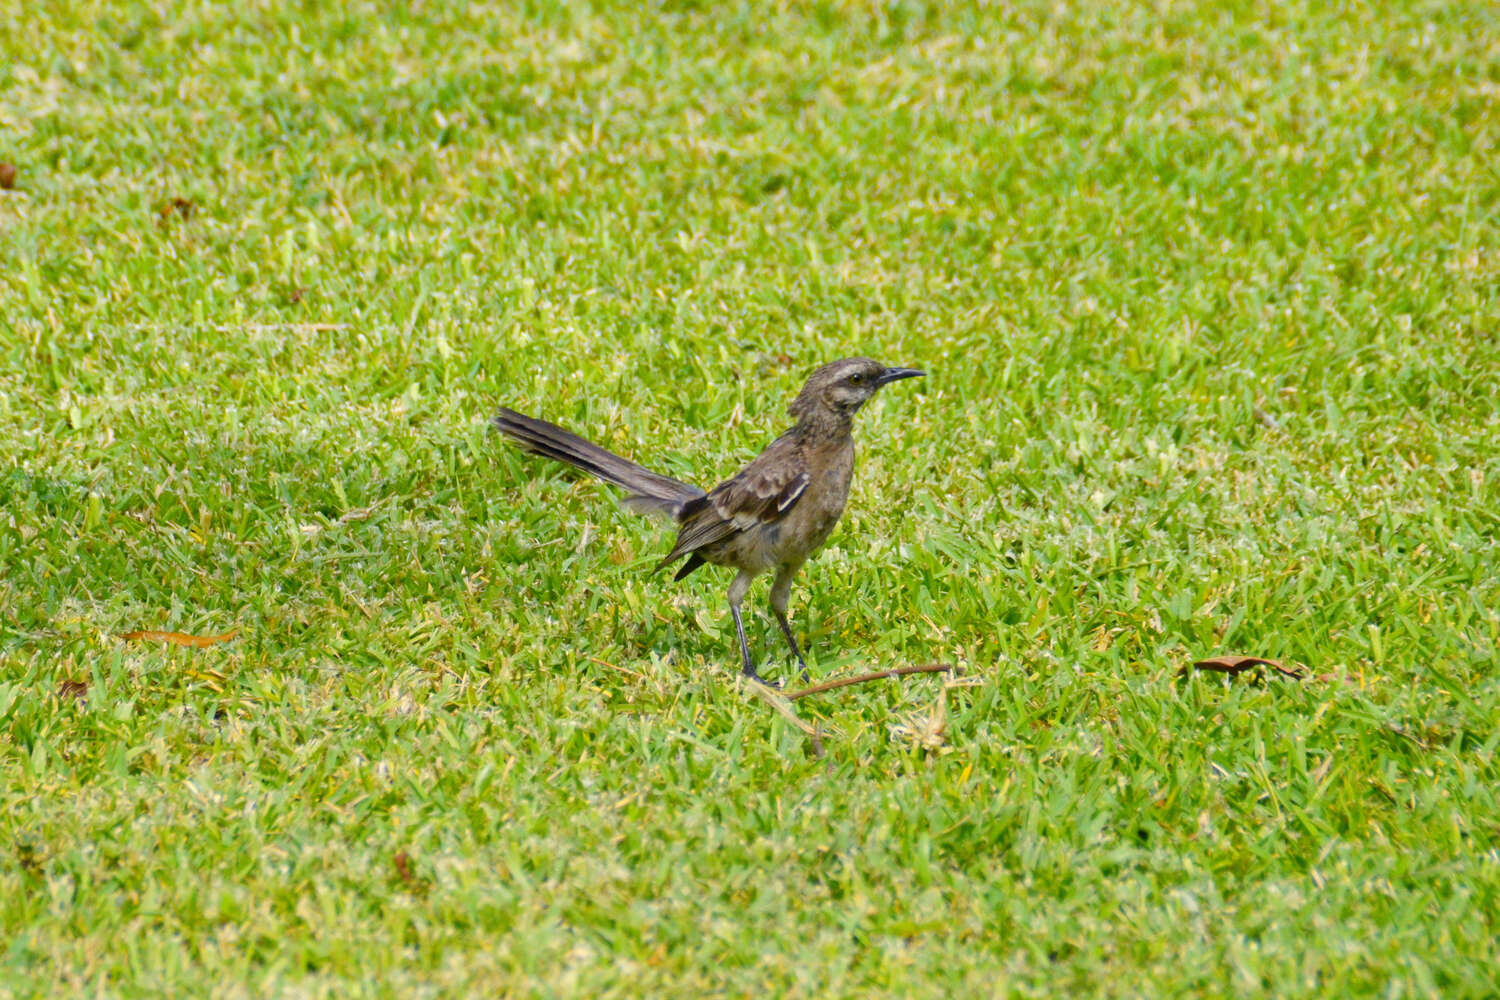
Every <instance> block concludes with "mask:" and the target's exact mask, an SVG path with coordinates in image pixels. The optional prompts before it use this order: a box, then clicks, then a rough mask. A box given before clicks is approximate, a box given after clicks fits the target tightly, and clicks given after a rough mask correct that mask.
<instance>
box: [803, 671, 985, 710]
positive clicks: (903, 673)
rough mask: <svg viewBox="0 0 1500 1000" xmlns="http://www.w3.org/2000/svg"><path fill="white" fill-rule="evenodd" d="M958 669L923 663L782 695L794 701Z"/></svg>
mask: <svg viewBox="0 0 1500 1000" xmlns="http://www.w3.org/2000/svg"><path fill="white" fill-rule="evenodd" d="M958 672H959V671H958V668H957V667H956V666H954V665H953V664H951V663H924V664H922V665H921V666H917V667H894V668H892V669H890V670H877V671H875V672H874V673H872V674H860V675H859V676H857V677H840V678H839V679H838V680H836V681H825V682H824V683H822V684H814V685H813V686H812V687H809V688H803V689H802V690H801V691H793V692H792V693H791V694H787V695H783V696H782V697H784V698H786V700H787V701H796V700H797V699H798V698H806V697H807V696H808V695H810V694H821V693H822V692H824V691H832V690H833V689H834V688H841V687H848V686H849V685H851V684H863V683H864V682H865V681H878V680H880V679H882V678H884V677H905V676H906V675H907V674H944V673H951V674H954V675H955V676H956V675H957V674H958Z"/></svg>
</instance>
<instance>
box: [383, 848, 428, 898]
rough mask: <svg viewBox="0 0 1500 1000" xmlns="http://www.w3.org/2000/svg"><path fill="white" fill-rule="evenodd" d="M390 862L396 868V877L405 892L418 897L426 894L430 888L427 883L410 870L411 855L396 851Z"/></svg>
mask: <svg viewBox="0 0 1500 1000" xmlns="http://www.w3.org/2000/svg"><path fill="white" fill-rule="evenodd" d="M391 862H392V863H393V864H394V865H395V866H396V877H397V878H398V879H400V880H401V884H402V885H403V886H405V887H406V889H407V891H409V892H414V893H416V894H417V895H419V896H420V895H425V894H426V892H427V890H428V888H429V887H430V886H429V883H428V881H427V880H426V879H425V878H422V877H421V876H420V875H418V874H417V873H416V872H415V871H414V870H413V869H412V863H411V855H409V854H407V853H406V852H405V851H397V852H396V853H395V855H394V856H393V857H392V858H391Z"/></svg>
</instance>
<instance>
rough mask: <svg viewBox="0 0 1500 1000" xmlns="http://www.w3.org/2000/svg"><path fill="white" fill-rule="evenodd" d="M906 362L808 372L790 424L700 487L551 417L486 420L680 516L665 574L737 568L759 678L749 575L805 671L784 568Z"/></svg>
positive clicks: (629, 500) (826, 524) (816, 529)
mask: <svg viewBox="0 0 1500 1000" xmlns="http://www.w3.org/2000/svg"><path fill="white" fill-rule="evenodd" d="M923 374H925V372H921V371H918V370H917V369H915V368H890V367H887V366H885V365H883V364H881V363H879V362H878V361H871V360H870V359H869V358H845V359H844V360H842V361H835V362H833V363H832V364H826V365H824V366H823V367H821V368H819V369H818V370H817V371H815V372H813V373H812V375H811V377H809V378H808V380H807V384H806V385H804V386H803V387H802V391H801V392H800V393H799V394H798V395H797V398H796V399H794V400H793V401H792V404H791V406H789V407H788V408H787V409H788V410H789V411H790V413H791V415H792V416H793V417H794V418H796V421H797V422H796V424H795V425H793V426H792V428H791V429H790V430H788V431H787V432H786V433H784V434H782V435H781V436H780V437H778V438H777V439H776V440H775V441H772V442H771V444H770V446H769V447H767V448H766V450H765V451H763V452H761V453H760V454H759V455H758V456H756V458H755V460H754V461H752V462H751V463H750V464H749V465H747V466H745V468H744V469H742V470H740V472H739V473H738V474H736V475H734V476H732V477H731V478H729V479H726V480H725V481H724V482H722V483H720V484H719V485H718V486H715V487H714V488H713V489H712V490H709V491H708V492H707V493H704V492H703V491H702V490H701V489H699V488H698V487H696V486H690V485H688V484H687V483H680V482H678V481H677V480H675V479H669V478H667V477H666V476H662V475H658V474H657V473H655V472H652V471H651V470H649V469H646V468H644V467H642V466H639V465H637V464H635V463H634V462H632V461H630V460H628V459H624V458H621V457H620V456H619V455H616V454H614V453H612V452H608V451H605V450H604V449H603V448H601V447H599V446H598V445H596V444H591V443H590V442H588V441H585V440H584V439H583V438H581V437H579V436H578V435H576V434H571V433H569V432H568V431H565V430H563V429H562V428H561V427H558V426H557V425H556V424H549V423H547V422H546V421H545V420H537V419H536V418H535V417H528V416H525V415H524V414H521V413H517V412H516V411H514V410H508V409H501V411H500V413H499V415H498V416H497V417H495V422H494V423H495V427H496V429H498V430H500V431H501V432H502V433H504V434H505V435H507V436H508V437H510V438H512V439H514V440H515V441H517V442H519V443H520V445H521V446H522V447H523V448H525V449H527V450H528V451H533V452H536V453H538V454H541V455H546V456H547V457H548V458H555V459H557V460H558V461H560V462H566V463H568V464H569V465H572V466H574V467H576V468H579V469H582V470H583V471H584V472H587V473H590V474H591V475H594V476H598V477H599V478H600V479H603V480H604V481H605V482H609V483H614V484H615V485H616V486H619V487H622V488H624V489H625V490H626V491H627V492H628V493H629V496H627V497H626V501H625V502H626V504H627V505H629V506H631V507H634V508H636V509H639V510H645V511H649V512H656V513H661V514H666V515H667V516H669V517H671V518H672V519H673V520H674V521H676V522H677V523H678V525H680V527H679V528H678V531H677V544H676V545H674V546H673V547H672V551H671V552H668V553H667V554H666V557H665V558H663V559H662V561H661V562H660V563H658V564H657V567H656V568H657V569H661V567H663V566H666V565H668V564H669V563H672V562H675V561H676V560H678V559H681V558H683V557H684V556H686V557H687V561H686V562H685V563H683V564H682V567H681V568H680V569H679V570H678V571H677V575H676V577H674V579H677V580H681V579H682V578H683V577H685V576H687V575H688V574H689V573H691V572H692V571H693V570H695V569H697V568H698V567H699V566H702V565H703V564H704V563H713V564H714V565H716V566H729V567H731V568H733V569H736V570H738V571H739V573H738V575H737V576H735V578H734V582H733V583H731V584H730V585H729V611H730V613H731V614H733V615H734V628H735V631H736V632H737V633H738V634H739V639H740V660H741V663H742V666H743V670H744V674H745V676H746V677H752V678H755V679H756V680H760V679H761V678H760V675H759V674H757V673H756V672H755V661H754V660H752V659H751V658H750V645H749V643H747V642H746V641H745V624H744V622H743V621H742V620H741V618H740V605H741V604H742V603H743V602H744V600H745V593H746V591H748V590H749V589H750V582H751V581H752V580H754V579H755V578H756V577H757V576H759V575H760V574H762V573H765V572H767V571H769V570H775V571H776V579H775V582H773V583H772V584H771V610H772V611H774V612H775V613H776V620H777V621H778V622H780V623H781V631H782V633H783V634H784V635H785V636H786V641H787V643H788V644H789V645H790V646H791V647H792V655H794V656H795V657H796V658H797V664H798V666H800V667H801V668H802V673H803V676H804V677H805V676H806V674H807V664H806V662H805V661H804V660H803V659H802V651H801V650H800V649H798V648H797V639H796V637H795V636H794V635H793V634H792V626H791V624H790V623H789V622H788V621H787V617H786V608H787V598H788V597H790V596H791V590H792V577H793V576H795V575H796V573H797V570H799V569H801V568H802V564H803V563H804V562H806V561H807V557H808V556H810V555H812V554H813V553H814V552H816V551H817V550H818V548H819V547H820V546H822V544H823V543H824V542H825V541H827V539H828V535H829V533H830V532H832V531H833V526H834V525H835V524H836V523H838V519H839V515H841V514H842V513H843V512H844V501H845V500H847V499H848V498H849V480H850V477H851V476H852V475H853V472H854V435H853V433H852V430H853V422H854V414H855V413H857V412H859V408H860V407H861V406H863V405H865V403H867V402H869V400H870V397H872V396H874V395H875V393H876V392H877V391H878V390H879V389H880V387H881V386H884V385H889V384H890V383H892V382H896V381H899V380H901V379H904V378H912V377H914V376H917V375H923Z"/></svg>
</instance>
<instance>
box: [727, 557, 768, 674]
mask: <svg viewBox="0 0 1500 1000" xmlns="http://www.w3.org/2000/svg"><path fill="white" fill-rule="evenodd" d="M752 579H754V577H752V576H751V575H750V574H749V573H745V572H741V573H740V575H739V576H737V577H735V578H734V582H733V583H731V584H730V585H729V613H730V614H732V615H734V631H735V633H736V634H737V635H738V636H739V637H740V664H741V666H740V672H741V673H743V674H744V675H745V676H746V677H748V678H750V679H751V680H753V681H760V682H761V683H762V684H767V683H769V682H768V681H767V680H766V679H765V678H764V677H762V676H761V675H760V674H758V673H756V672H755V661H754V660H752V659H751V658H750V643H748V642H746V641H745V622H744V619H742V618H741V617H740V605H741V604H743V603H745V592H746V591H748V590H749V589H750V581H751V580H752Z"/></svg>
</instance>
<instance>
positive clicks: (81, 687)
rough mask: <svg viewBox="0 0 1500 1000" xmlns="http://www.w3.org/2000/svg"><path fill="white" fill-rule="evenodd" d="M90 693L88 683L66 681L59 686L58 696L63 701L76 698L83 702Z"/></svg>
mask: <svg viewBox="0 0 1500 1000" xmlns="http://www.w3.org/2000/svg"><path fill="white" fill-rule="evenodd" d="M88 693H89V682H88V681H75V680H66V681H63V682H62V683H61V684H59V685H58V686H57V696H58V697H59V698H63V699H67V698H74V699H77V700H78V701H82V700H83V699H84V697H85V696H86V695H87V694H88Z"/></svg>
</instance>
